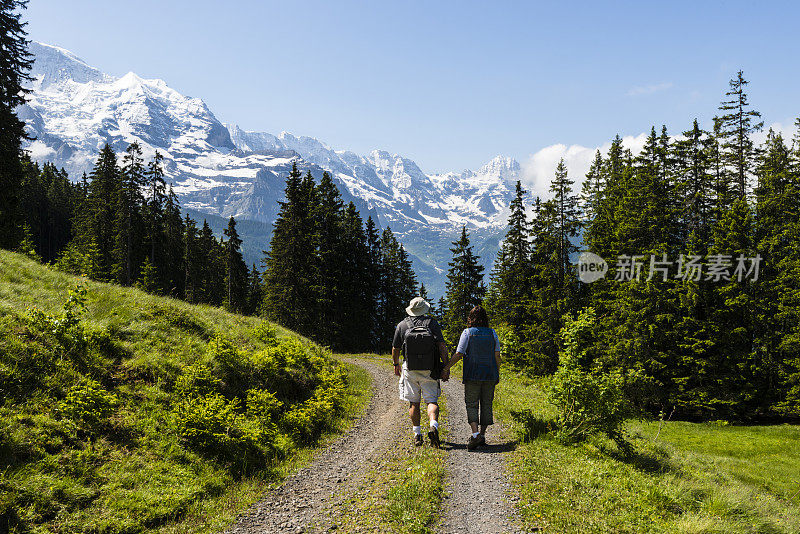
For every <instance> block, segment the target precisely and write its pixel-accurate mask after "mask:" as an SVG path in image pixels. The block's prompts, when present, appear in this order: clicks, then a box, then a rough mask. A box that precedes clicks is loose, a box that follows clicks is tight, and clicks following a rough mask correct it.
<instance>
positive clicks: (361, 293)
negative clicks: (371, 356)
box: [338, 202, 375, 352]
mask: <svg viewBox="0 0 800 534" xmlns="http://www.w3.org/2000/svg"><path fill="white" fill-rule="evenodd" d="M341 245H342V250H341V255H342V269H341V271H340V272H341V273H342V274H341V279H340V280H339V284H340V292H341V293H340V295H341V298H342V299H343V302H344V303H345V305H344V306H342V307H341V313H342V315H341V317H340V318H339V320H338V323H339V329H340V331H339V342H338V346H339V347H340V348H341V350H347V351H358V352H362V351H368V350H370V346H371V339H370V333H371V324H370V321H371V319H372V318H373V317H374V315H375V303H374V298H373V297H372V296H371V294H370V289H369V285H370V284H369V283H368V280H369V278H370V277H371V276H372V273H370V272H369V268H370V258H369V250H368V245H367V234H366V233H365V231H364V222H363V221H362V219H361V215H359V213H358V210H357V209H356V206H355V204H353V203H352V202H350V203H349V204H348V205H347V208H346V209H345V212H344V219H343V222H342V239H341Z"/></svg>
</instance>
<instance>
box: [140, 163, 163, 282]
mask: <svg viewBox="0 0 800 534" xmlns="http://www.w3.org/2000/svg"><path fill="white" fill-rule="evenodd" d="M163 161H164V156H162V155H161V153H160V152H159V151H158V150H156V153H155V155H154V156H153V159H152V160H151V161H150V162H149V163H148V164H147V170H146V171H145V177H144V185H146V186H147V198H146V200H145V206H146V219H147V230H148V241H150V263H151V264H152V265H153V268H154V269H155V270H156V272H157V273H161V272H162V271H163V270H164V266H165V265H164V261H163V258H159V257H157V252H161V250H162V248H163V247H162V234H163V228H162V227H163V224H164V221H163V218H164V205H165V204H166V202H167V183H166V181H165V180H164V167H163ZM159 285H160V284H159Z"/></svg>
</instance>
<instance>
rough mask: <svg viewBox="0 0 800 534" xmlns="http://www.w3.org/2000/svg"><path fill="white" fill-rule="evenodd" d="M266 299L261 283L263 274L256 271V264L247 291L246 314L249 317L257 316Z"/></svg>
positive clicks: (251, 271) (251, 270) (251, 272)
mask: <svg viewBox="0 0 800 534" xmlns="http://www.w3.org/2000/svg"><path fill="white" fill-rule="evenodd" d="M263 298H264V287H263V285H262V283H261V273H259V272H258V269H256V265H255V263H254V264H253V267H252V269H250V279H249V282H248V290H247V307H246V308H245V313H246V314H247V315H257V314H258V313H259V310H260V308H261V301H262V300H263Z"/></svg>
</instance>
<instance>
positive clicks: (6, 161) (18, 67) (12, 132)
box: [0, 0, 33, 248]
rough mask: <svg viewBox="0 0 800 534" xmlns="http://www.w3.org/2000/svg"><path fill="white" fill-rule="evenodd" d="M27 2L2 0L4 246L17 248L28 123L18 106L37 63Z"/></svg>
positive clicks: (0, 232) (0, 212)
mask: <svg viewBox="0 0 800 534" xmlns="http://www.w3.org/2000/svg"><path fill="white" fill-rule="evenodd" d="M26 6H27V1H24V0H0V22H1V23H0V49H2V54H0V247H4V248H14V246H16V244H17V242H18V241H19V238H20V230H21V228H20V226H19V225H18V222H19V219H18V216H19V204H18V203H19V195H20V187H21V186H20V184H21V181H22V178H23V169H22V166H21V164H20V155H21V154H20V143H21V141H22V139H24V138H25V123H24V122H23V121H21V120H19V118H18V117H17V114H16V112H15V110H16V108H17V106H20V105H22V104H24V103H25V95H26V94H27V93H28V90H27V89H25V88H23V83H24V82H26V81H28V80H30V77H29V76H28V74H27V73H28V70H29V69H30V67H31V65H32V64H33V61H32V57H31V55H30V53H29V52H28V43H29V41H28V40H27V39H26V38H25V37H26V35H27V34H26V32H25V25H26V23H24V22H22V20H21V14H20V11H21V10H23V9H25V7H26Z"/></svg>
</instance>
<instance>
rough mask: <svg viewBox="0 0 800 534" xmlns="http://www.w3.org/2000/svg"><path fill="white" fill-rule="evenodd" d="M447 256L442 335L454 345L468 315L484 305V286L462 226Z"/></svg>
mask: <svg viewBox="0 0 800 534" xmlns="http://www.w3.org/2000/svg"><path fill="white" fill-rule="evenodd" d="M450 252H452V254H453V259H452V261H450V262H449V263H448V266H449V269H448V271H447V282H446V284H445V285H446V288H447V291H446V293H445V297H444V298H445V303H446V304H445V306H446V308H445V311H444V312H443V315H444V322H445V329H444V335H445V339H447V340H448V341H449V342H451V343H455V342H457V341H458V337H459V335H460V334H461V331H462V330H463V329H464V328H465V327H466V324H467V314H468V313H469V311H470V310H471V309H472V308H474V307H475V306H477V305H479V304H481V303H482V302H483V297H484V295H485V294H486V287H485V285H484V283H483V266H482V265H481V264H480V263H479V260H480V258H479V257H478V256H476V255H475V254H474V253H473V251H472V246H471V245H470V242H469V235H468V234H467V228H466V227H465V226H462V227H461V237H459V239H457V240H456V241H453V247H452V248H451V249H450Z"/></svg>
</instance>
